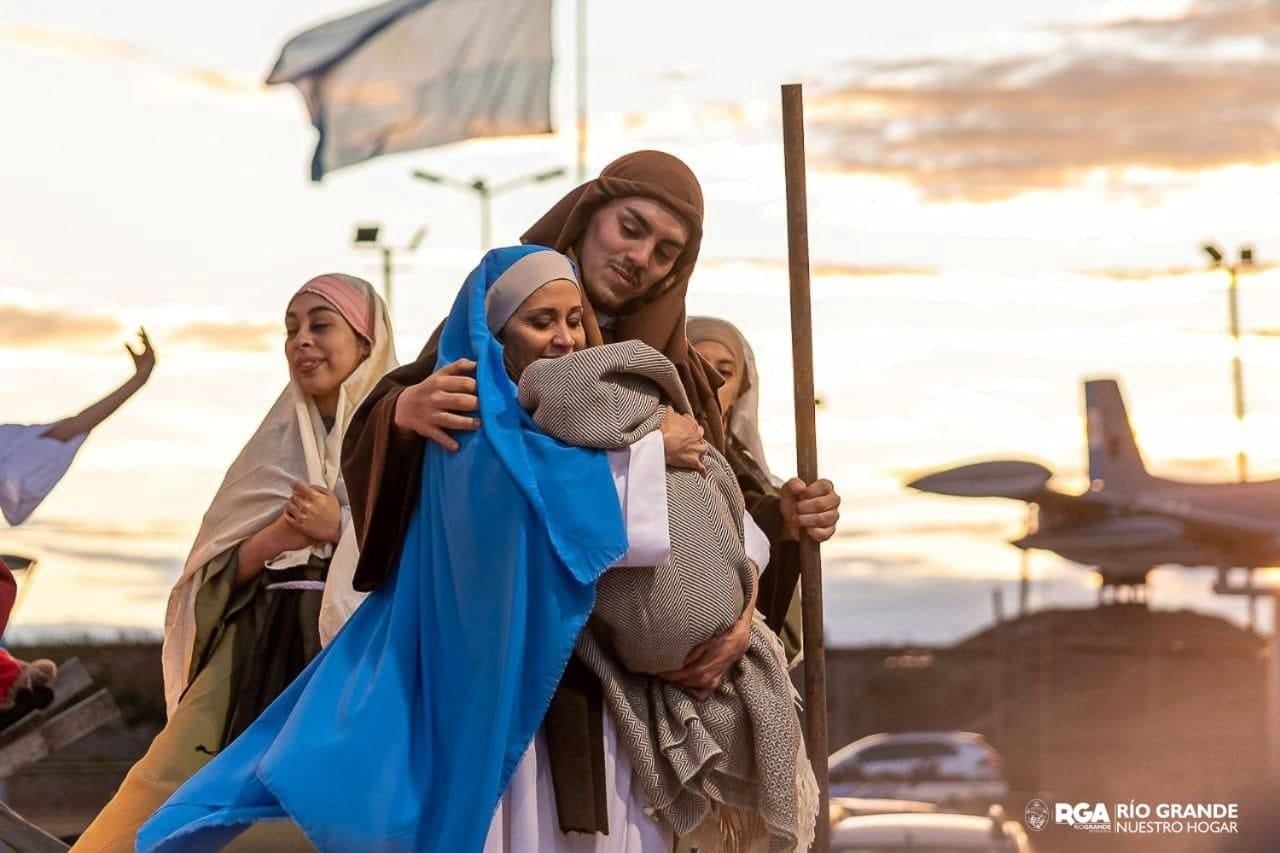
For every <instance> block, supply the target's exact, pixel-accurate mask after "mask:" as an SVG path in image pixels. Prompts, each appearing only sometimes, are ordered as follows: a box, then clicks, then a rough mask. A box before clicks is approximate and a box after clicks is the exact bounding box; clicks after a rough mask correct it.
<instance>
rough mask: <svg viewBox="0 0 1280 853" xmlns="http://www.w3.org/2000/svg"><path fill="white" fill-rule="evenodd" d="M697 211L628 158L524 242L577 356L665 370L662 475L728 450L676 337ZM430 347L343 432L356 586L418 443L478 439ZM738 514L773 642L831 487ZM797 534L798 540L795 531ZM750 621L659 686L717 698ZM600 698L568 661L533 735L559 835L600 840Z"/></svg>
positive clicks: (398, 503)
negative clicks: (613, 352)
mask: <svg viewBox="0 0 1280 853" xmlns="http://www.w3.org/2000/svg"><path fill="white" fill-rule="evenodd" d="M702 219H703V200H702V189H701V187H700V186H699V185H698V181H697V178H695V177H694V175H693V173H692V172H691V171H690V170H689V168H688V166H686V165H685V164H684V163H683V162H681V161H680V160H679V159H677V158H675V157H673V156H671V155H669V154H664V153H662V152H659V151H637V152H633V153H631V154H627V155H625V156H623V157H620V158H619V159H617V160H615V161H614V162H613V163H610V164H609V165H608V166H606V167H605V169H604V171H603V172H601V174H600V177H599V178H596V179H595V180H593V181H588V182H587V183H585V184H583V185H582V186H580V187H578V188H577V189H575V190H573V191H571V192H570V193H569V194H568V195H566V196H565V197H564V198H563V199H561V200H560V201H559V202H558V203H557V204H556V205H555V206H554V207H553V208H551V210H550V211H548V212H547V214H546V215H545V216H543V217H542V218H541V219H539V220H538V221H537V222H536V223H535V224H534V225H533V227H532V228H530V229H529V230H528V231H526V232H525V234H524V235H523V237H522V238H521V241H522V242H524V243H537V244H541V245H544V246H549V247H551V248H553V249H556V250H557V251H560V252H563V253H565V254H567V255H569V256H570V257H572V258H573V259H574V260H575V261H576V262H577V263H578V266H579V269H580V271H581V277H582V284H583V288H584V290H585V292H586V296H587V299H586V300H585V304H584V308H585V309H586V310H585V312H584V316H583V325H584V327H585V329H586V336H587V345H588V346H597V345H600V344H604V343H613V342H616V341H623V340H639V341H643V342H644V343H646V344H648V345H649V346H651V347H653V348H654V349H656V350H658V351H660V352H662V353H663V354H664V355H666V356H667V358H669V359H670V360H671V362H672V363H673V364H674V365H675V366H676V370H677V371H678V373H679V375H680V380H681V382H682V383H683V384H684V387H685V390H686V392H687V394H688V397H689V402H690V404H691V406H692V408H693V417H692V418H690V417H687V416H680V415H675V414H674V413H673V412H670V411H669V412H668V417H666V418H665V419H664V422H663V425H662V431H663V436H664V444H665V445H666V448H667V462H668V464H669V465H675V466H678V467H687V468H698V467H700V462H699V461H698V457H699V456H701V453H702V451H703V450H704V449H705V447H706V444H705V443H704V442H709V443H710V444H711V445H712V446H714V447H716V449H718V450H720V451H723V450H724V449H725V440H724V427H723V421H722V418H721V414H720V408H719V403H718V402H717V399H716V388H717V387H718V386H719V385H720V384H721V382H722V381H723V380H722V379H721V378H720V376H719V375H718V374H717V373H716V371H715V370H713V369H712V368H711V367H710V365H708V364H707V363H706V361H704V360H703V359H702V358H701V357H700V356H699V355H698V354H697V352H696V351H695V350H694V349H693V348H692V347H691V346H689V343H688V340H687V339H686V337H685V307H684V300H685V294H686V292H687V290H688V286H689V278H690V276H691V275H692V273H693V268H694V264H695V263H696V261H697V258H698V250H699V248H700V246H701V242H702ZM436 361H437V347H436V336H435V335H433V336H432V339H431V340H430V341H428V342H427V345H426V347H425V348H424V349H423V351H422V353H421V355H420V356H419V357H418V359H417V361H414V362H413V363H411V364H407V365H405V366H403V367H401V368H399V369H398V370H395V371H393V372H392V373H390V374H388V375H387V376H386V377H385V378H384V379H383V381H382V382H381V383H380V384H379V385H378V386H377V388H375V389H374V391H373V393H371V394H370V395H369V397H368V398H367V399H366V401H365V403H364V404H363V405H362V406H361V407H360V410H359V411H358V412H357V413H356V415H355V417H354V418H353V420H352V422H351V425H350V426H349V427H348V430H347V435H346V440H345V444H344V447H343V457H342V470H343V476H344V478H345V480H346V484H347V491H348V494H349V496H350V501H351V511H352V515H353V517H354V519H355V523H356V530H357V533H358V536H359V539H360V543H361V554H360V562H359V566H358V568H357V569H356V574H355V586H356V588H357V589H361V590H371V589H375V588H376V587H378V586H380V585H381V584H382V583H383V582H384V581H385V580H386V578H387V576H388V575H389V574H390V572H391V571H392V570H393V569H394V568H395V565H396V562H397V560H398V558H399V553H400V547H401V545H402V543H403V541H404V535H405V531H406V529H407V527H408V523H409V518H410V516H411V514H412V512H413V508H414V506H415V504H416V501H417V497H418V491H419V485H420V483H419V478H420V476H421V470H422V455H423V452H424V448H425V446H426V444H425V443H426V440H427V439H430V440H432V441H435V442H436V443H437V444H439V445H441V446H442V447H444V448H445V449H448V450H455V449H457V446H458V445H457V442H456V441H455V440H454V439H453V438H452V437H451V436H450V435H449V432H450V431H451V430H474V429H476V428H478V426H479V420H478V419H477V417H476V416H477V415H480V416H483V413H481V412H479V411H478V410H479V401H478V399H477V397H476V385H475V380H474V379H472V378H471V377H470V376H469V375H468V374H469V373H470V372H472V371H473V370H474V369H475V365H474V363H472V362H470V361H467V360H461V361H458V362H454V363H452V364H448V365H443V366H441V367H440V368H439V369H437V368H436ZM746 498H747V505H748V506H749V507H751V512H752V516H753V517H754V518H755V520H756V522H757V524H758V525H759V526H760V528H761V529H762V530H763V531H764V532H765V533H766V534H767V535H768V536H769V538H770V541H771V542H772V544H773V550H772V554H771V558H770V563H769V568H768V569H767V570H766V572H765V574H764V575H763V576H762V578H761V581H760V587H759V592H758V595H757V607H758V608H759V609H760V610H761V611H762V612H763V613H764V615H765V617H766V619H767V621H768V623H769V625H770V627H772V628H773V629H774V630H775V631H776V630H778V629H779V628H780V627H781V625H782V621H783V619H784V617H785V615H786V610H787V606H788V604H789V603H790V600H791V595H792V591H793V590H794V588H795V585H796V580H797V578H798V576H799V561H798V559H797V556H796V547H795V542H796V540H797V539H798V537H799V536H800V535H805V534H807V535H809V536H810V537H812V538H813V539H815V540H817V541H823V540H826V539H828V538H830V537H831V536H832V534H833V533H834V532H835V525H836V521H837V519H838V518H839V513H838V510H837V507H838V506H839V503H840V498H839V496H838V495H837V494H836V493H835V490H834V488H833V487H832V485H831V483H830V482H829V481H827V480H818V481H816V482H814V483H812V484H809V485H806V484H804V483H802V482H801V481H799V480H792V481H790V482H789V483H787V484H786V485H784V486H783V488H782V489H781V490H780V493H779V494H778V495H761V496H753V495H747V496H746ZM801 531H803V533H802V532H801ZM749 625H750V613H747V614H744V619H743V620H742V621H740V622H739V623H738V625H736V626H735V627H734V628H732V629H730V630H729V631H728V632H726V633H725V634H724V635H722V636H721V637H718V638H715V639H713V640H710V641H708V642H707V643H705V644H703V645H702V646H699V647H698V648H697V649H695V650H694V652H693V653H692V654H691V655H690V656H689V659H688V660H687V661H686V664H685V667H684V668H683V669H681V670H679V671H678V672H674V673H669V674H668V675H667V677H668V678H669V680H671V681H673V682H675V683H677V684H680V685H681V686H682V687H685V688H686V689H688V690H690V691H696V692H699V693H702V692H706V691H710V690H714V689H715V687H717V686H718V685H719V683H720V681H721V680H722V679H723V677H724V675H725V673H726V672H727V671H728V670H729V668H730V667H731V666H733V664H734V663H736V662H737V660H738V659H739V658H740V657H741V656H742V654H743V652H744V651H745V650H746V647H747V635H748V630H749ZM601 713H602V705H601V697H600V688H599V685H598V683H595V680H594V676H593V675H592V674H591V673H590V672H589V671H588V670H586V668H585V667H584V666H583V665H582V664H580V663H578V662H577V661H576V660H574V661H571V662H570V666H569V668H568V670H567V671H566V673H565V676H564V679H563V680H562V682H561V686H560V689H559V690H558V691H557V693H556V696H555V698H554V699H553V700H552V704H551V707H550V708H549V709H548V712H547V717H546V721H545V723H544V731H545V733H546V736H547V742H548V747H549V752H550V754H551V757H552V763H553V768H552V772H553V776H554V779H555V785H556V801H557V807H558V812H559V817H560V823H561V827H562V829H564V830H565V831H569V830H576V831H588V832H591V831H597V832H598V831H606V830H607V814H606V812H605V804H604V802H603V798H602V797H601V796H600V792H601V790H602V787H603V780H604V775H603V773H604V771H603V751H602V747H601V742H602V734H601Z"/></svg>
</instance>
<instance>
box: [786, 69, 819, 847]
mask: <svg viewBox="0 0 1280 853" xmlns="http://www.w3.org/2000/svg"><path fill="white" fill-rule="evenodd" d="M782 152H783V162H784V168H785V171H786V185H787V259H788V266H789V269H790V277H791V360H792V365H793V368H794V371H795V406H796V471H797V473H798V474H799V475H800V479H801V480H803V481H804V482H805V483H813V482H814V481H815V480H817V479H818V433H817V424H816V417H815V411H816V406H815V403H814V393H813V319H812V316H811V313H810V312H811V305H810V299H809V214H808V199H807V197H806V191H805V169H804V94H803V90H802V88H801V86H800V85H799V84H789V85H785V86H783V87H782ZM800 598H801V602H802V604H803V613H804V706H805V745H806V747H807V748H808V753H809V762H810V763H811V764H812V765H813V773H814V775H815V776H816V777H817V779H818V791H819V793H820V800H819V808H818V820H817V826H816V827H815V830H816V832H815V836H814V842H813V849H814V850H816V851H818V853H826V851H827V848H828V846H829V845H830V840H831V839H830V835H831V819H830V817H829V815H830V810H829V807H828V803H829V801H830V790H829V786H828V783H827V661H826V656H825V652H824V647H825V642H824V639H823V624H822V554H821V552H820V551H819V549H818V543H817V542H815V541H814V540H813V539H811V538H809V536H808V535H806V534H803V533H802V534H801V535H800Z"/></svg>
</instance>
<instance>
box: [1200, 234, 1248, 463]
mask: <svg viewBox="0 0 1280 853" xmlns="http://www.w3.org/2000/svg"><path fill="white" fill-rule="evenodd" d="M1203 248H1204V253H1205V254H1206V255H1208V256H1209V264H1210V266H1211V267H1212V268H1214V269H1218V268H1223V269H1225V270H1226V271H1227V273H1228V275H1229V276H1230V278H1229V279H1228V284H1227V312H1228V313H1227V323H1228V326H1227V330H1228V332H1229V333H1230V334H1231V344H1232V354H1231V385H1232V391H1233V399H1234V403H1235V416H1236V427H1237V430H1238V433H1239V441H1240V446H1239V447H1238V448H1237V450H1236V477H1237V479H1238V480H1239V482H1241V483H1243V482H1245V481H1246V480H1247V479H1248V475H1249V467H1248V457H1247V456H1246V450H1245V445H1246V443H1247V442H1246V435H1245V426H1244V416H1245V405H1244V362H1243V360H1242V357H1241V353H1240V288H1239V284H1240V271H1241V270H1242V269H1247V268H1249V267H1251V266H1253V249H1252V247H1249V246H1245V247H1242V248H1241V249H1240V260H1239V261H1237V262H1236V263H1234V264H1232V263H1224V256H1223V254H1222V250H1220V249H1219V248H1218V247H1217V246H1215V245H1213V244H1212V243H1206V244H1205V245H1204V247H1203Z"/></svg>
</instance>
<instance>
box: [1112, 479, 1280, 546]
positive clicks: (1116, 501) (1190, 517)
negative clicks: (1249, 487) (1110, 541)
mask: <svg viewBox="0 0 1280 853" xmlns="http://www.w3.org/2000/svg"><path fill="white" fill-rule="evenodd" d="M1089 495H1090V497H1091V498H1093V499H1094V500H1097V501H1100V502H1102V503H1104V504H1106V505H1107V506H1111V507H1115V508H1117V509H1123V510H1126V511H1128V512H1133V513H1142V514H1145V515H1160V516H1164V517H1166V518H1172V519H1176V520H1177V521H1180V522H1182V523H1183V524H1184V525H1185V526H1186V527H1187V528H1188V530H1189V532H1195V533H1200V534H1202V535H1205V536H1211V537H1222V536H1230V537H1249V538H1258V539H1273V538H1275V537H1276V536H1277V534H1280V521H1277V522H1269V521H1265V520H1263V519H1259V518H1249V517H1248V516H1242V515H1240V514H1239V513H1234V512H1229V511H1226V510H1217V509H1210V508H1208V507H1205V506H1198V505H1196V504H1194V503H1192V502H1190V501H1187V500H1182V499H1178V498H1165V497H1160V496H1159V495H1142V494H1133V493H1128V494H1126V493H1114V492H1110V491H1108V490H1107V489H1102V490H1100V491H1097V492H1090V493H1089Z"/></svg>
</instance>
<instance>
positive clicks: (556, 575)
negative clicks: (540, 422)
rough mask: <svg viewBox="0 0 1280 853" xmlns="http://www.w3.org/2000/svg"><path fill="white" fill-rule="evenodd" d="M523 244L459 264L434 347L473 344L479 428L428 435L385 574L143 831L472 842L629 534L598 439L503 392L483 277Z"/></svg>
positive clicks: (145, 846)
mask: <svg viewBox="0 0 1280 853" xmlns="http://www.w3.org/2000/svg"><path fill="white" fill-rule="evenodd" d="M538 251H550V250H548V249H545V248H543V247H540V246H520V247H512V248H505V249H496V250H494V251H492V252H489V253H488V254H487V255H485V257H484V259H483V260H482V261H481V263H480V266H479V267H477V268H476V270H475V271H473V272H472V274H471V275H470V276H469V277H468V279H467V281H466V284H465V285H464V286H463V288H462V291H461V292H460V293H459V295H458V298H457V301H456V302H455V303H454V306H453V310H452V312H451V313H450V315H449V319H448V320H447V321H446V323H445V327H444V330H443V333H442V337H441V339H440V364H445V363H448V362H452V361H454V360H456V359H458V358H463V357H467V358H471V359H474V360H475V361H476V363H477V368H476V380H477V386H478V394H479V397H480V407H481V424H482V425H481V429H480V430H479V431H478V432H475V433H462V434H460V435H458V438H459V443H460V444H461V448H460V449H459V450H458V451H457V452H456V453H449V452H446V451H444V450H442V449H441V448H439V447H438V446H436V445H435V444H434V443H431V442H428V446H427V453H426V457H425V459H424V462H423V477H422V491H421V494H420V496H419V499H418V507H417V511H416V513H415V514H414V516H413V520H412V522H411V524H410V526H409V531H408V534H407V536H406V540H405V543H404V548H403V551H402V553H401V556H400V560H399V564H398V566H397V568H396V571H395V572H394V573H393V574H392V576H391V579H390V581H389V582H388V583H387V584H386V585H385V586H384V587H382V588H381V589H379V590H377V591H376V592H374V593H373V594H371V595H370V596H369V598H368V599H366V600H365V602H364V604H362V605H361V607H360V608H359V609H358V610H357V611H356V612H355V614H354V615H353V616H352V617H351V620H350V621H349V622H348V623H347V625H346V626H345V627H344V628H343V629H342V630H341V631H340V632H339V633H338V635H337V636H336V637H335V638H334V640H333V642H332V643H330V645H329V646H328V647H327V648H326V649H325V650H324V651H322V652H321V653H320V655H319V656H317V657H316V659H315V660H313V661H312V662H311V665H310V666H308V667H307V669H306V670H305V671H304V672H303V673H302V675H301V676H299V677H298V679H297V681H295V682H294V683H293V684H292V685H290V687H289V688H288V689H287V690H286V691H285V692H284V693H283V694H282V695H281V696H280V698H279V699H277V700H276V702H274V703H273V704H272V705H271V706H270V707H269V708H268V709H267V711H266V712H265V713H264V714H263V715H262V717H261V718H259V719H258V720H257V721H256V722H255V723H254V724H253V725H252V726H250V727H249V728H248V729H247V730H246V731H245V732H244V733H243V734H242V735H241V736H240V737H239V738H238V739H237V740H236V741H234V742H233V743H231V744H230V745H229V746H228V747H227V748H226V749H225V750H223V751H222V753H220V754H219V755H218V756H217V757H216V758H215V759H214V760H213V761H211V762H210V763H209V764H208V766H206V767H205V768H204V769H203V770H202V771H201V772H199V773H198V774H196V775H195V776H194V777H192V778H191V779H190V780H189V781H188V782H187V783H186V784H185V785H183V786H182V787H181V788H180V789H179V790H178V791H177V792H176V793H175V794H174V795H173V796H172V797H171V798H170V799H169V801H168V802H166V803H165V804H164V805H163V806H162V807H161V808H160V809H159V810H158V811H157V812H156V814H155V815H153V816H152V818H151V819H150V820H149V821H148V822H147V823H146V824H145V825H144V826H143V828H142V830H141V831H140V832H139V835H138V849H139V850H143V851H166V850H183V851H188V850H203V849H216V848H217V847H219V846H220V845H222V844H225V843H226V842H227V841H228V840H230V839H231V838H233V837H234V836H235V835H237V834H238V833H239V832H241V831H243V829H244V828H245V827H246V826H248V825H249V824H251V823H254V822H256V821H260V820H272V819H292V820H294V821H296V822H297V823H298V825H299V826H301V827H302V829H303V831H304V832H305V833H306V835H307V837H308V838H309V839H310V840H311V841H312V843H314V844H315V845H316V846H317V847H319V848H320V849H321V850H361V851H410V850H412V851H420V850H441V851H445V850H448V851H472V850H479V849H481V847H482V846H483V844H484V839H485V835H486V833H487V831H488V827H489V823H490V821H491V819H492V815H493V811H494V808H495V806H496V805H497V802H498V799H499V797H500V796H501V795H502V792H503V790H504V789H505V788H506V785H507V782H508V780H509V779H510V776H511V774H512V772H513V771H514V770H515V767H516V765H517V763H518V762H519V761H520V758H521V756H522V755H523V753H524V751H525V749H526V748H527V747H528V745H529V743H530V742H531V741H532V739H533V736H534V734H535V732H536V731H537V728H538V726H539V725H540V724H541V722H542V718H543V716H544V714H545V711H546V708H547V705H548V703H549V702H550V699H551V695H552V693H553V692H554V690H555V687H556V684H557V682H558V681H559V679H560V676H561V674H562V672H563V670H564V666H565V664H566V662H567V661H568V658H569V655H570V653H571V652H572V649H573V644H574V641H575V639H576V637H577V635H578V632H579V631H580V630H581V629H582V627H583V625H584V624H585V622H586V618H587V615H588V614H589V612H590V610H591V607H592V604H593V603H594V599H595V582H596V580H597V579H598V578H599V576H600V575H601V573H602V572H603V571H604V570H605V569H606V568H607V567H608V566H609V565H611V564H612V563H613V562H614V561H615V560H617V559H618V558H619V557H620V556H621V555H622V554H623V553H624V552H625V550H626V532H625V529H624V525H623V520H622V514H621V510H620V507H619V504H618V497H617V493H616V491H615V490H614V486H613V481H612V478H611V476H610V471H609V465H608V461H607V459H606V458H605V455H604V454H603V453H602V452H599V451H592V450H587V449H583V448H576V447H569V446H567V445H563V444H560V443H559V442H557V441H555V440H554V439H551V438H549V437H547V436H546V435H544V434H542V433H541V432H539V431H538V429H537V428H536V427H535V426H534V424H533V422H532V421H531V420H530V418H529V417H528V415H527V414H526V413H525V412H524V410H523V409H521V408H520V406H519V404H518V402H517V400H516V388H515V385H514V384H513V383H512V382H511V380H510V379H509V378H508V376H507V373H506V370H505V367H504V365H503V359H502V347H501V344H499V343H498V341H497V340H496V339H495V338H494V337H493V336H492V335H491V334H490V333H489V331H488V328H487V327H486V324H485V316H484V296H485V292H486V290H487V289H488V287H489V286H490V285H492V283H493V282H494V281H495V280H496V279H497V278H498V276H499V275H501V274H502V273H503V272H504V271H505V270H506V269H508V268H509V267H510V266H511V265H512V264H514V263H515V262H516V261H518V260H519V259H520V258H522V257H524V256H526V255H528V254H530V253H532V252H538Z"/></svg>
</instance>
